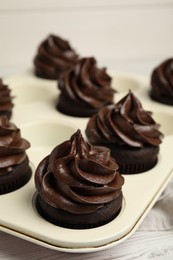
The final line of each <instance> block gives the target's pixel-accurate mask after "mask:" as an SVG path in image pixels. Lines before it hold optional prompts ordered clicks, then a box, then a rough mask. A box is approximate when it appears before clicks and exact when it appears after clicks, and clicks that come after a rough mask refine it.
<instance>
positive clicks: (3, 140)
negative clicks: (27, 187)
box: [0, 116, 31, 194]
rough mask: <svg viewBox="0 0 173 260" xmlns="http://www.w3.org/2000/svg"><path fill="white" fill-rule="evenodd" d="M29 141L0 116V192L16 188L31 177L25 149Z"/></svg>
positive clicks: (7, 191)
mask: <svg viewBox="0 0 173 260" xmlns="http://www.w3.org/2000/svg"><path fill="white" fill-rule="evenodd" d="M29 146H30V144H29V142H28V141H26V140H25V139H23V138H22V137H21V134H20V130H19V129H18V128H17V127H16V126H15V125H14V124H13V123H10V122H9V121H8V118H7V117H6V116H1V117H0V194H5V193H9V192H11V191H14V190H17V189H19V188H20V187H22V186H23V185H24V184H26V183H27V182H28V180H29V179H30V177H31V169H30V167H29V159H28V156H27V155H26V152H25V150H26V149H28V148H29Z"/></svg>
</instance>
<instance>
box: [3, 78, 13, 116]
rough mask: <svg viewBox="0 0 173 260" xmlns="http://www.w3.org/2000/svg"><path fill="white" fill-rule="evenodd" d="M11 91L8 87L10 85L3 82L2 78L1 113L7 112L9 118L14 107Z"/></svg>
mask: <svg viewBox="0 0 173 260" xmlns="http://www.w3.org/2000/svg"><path fill="white" fill-rule="evenodd" d="M10 93H11V90H10V89H9V88H8V85H5V84H3V81H2V79H0V113H1V114H6V116H7V117H8V118H10V117H11V111H12V108H13V103H12V97H11V95H10Z"/></svg>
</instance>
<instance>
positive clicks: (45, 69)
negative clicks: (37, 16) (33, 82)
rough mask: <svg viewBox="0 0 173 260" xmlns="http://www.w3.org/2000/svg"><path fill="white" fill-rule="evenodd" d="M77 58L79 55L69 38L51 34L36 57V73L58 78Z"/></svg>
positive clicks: (42, 43)
mask: <svg viewBox="0 0 173 260" xmlns="http://www.w3.org/2000/svg"><path fill="white" fill-rule="evenodd" d="M77 60H78V55H77V53H76V52H75V50H74V49H72V47H71V46H70V44H69V42H68V41H67V40H65V39H62V38H60V37H58V36H55V35H49V36H48V37H47V38H46V39H45V40H44V41H43V42H41V44H40V45H39V47H38V51H37V55H36V56H35V58H34V66H35V74H36V75H37V76H39V77H42V78H47V79H58V78H59V77H60V75H61V74H62V73H64V72H66V71H68V70H69V69H70V68H71V67H73V66H74V64H76V62H77Z"/></svg>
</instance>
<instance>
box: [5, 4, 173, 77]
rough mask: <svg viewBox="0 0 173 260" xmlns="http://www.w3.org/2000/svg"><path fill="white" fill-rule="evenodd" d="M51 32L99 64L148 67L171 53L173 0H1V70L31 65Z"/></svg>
mask: <svg viewBox="0 0 173 260" xmlns="http://www.w3.org/2000/svg"><path fill="white" fill-rule="evenodd" d="M50 33H54V34H57V35H59V36H61V37H63V38H65V39H67V40H69V41H70V43H71V45H72V46H73V47H74V48H75V49H76V51H78V53H80V55H81V56H92V55H93V56H95V57H96V58H97V60H98V61H99V62H100V65H101V66H108V67H111V68H115V69H117V70H133V72H135V71H134V69H133V64H138V66H135V69H136V67H137V69H136V70H137V72H142V71H143V72H146V73H150V71H151V69H152V68H153V66H155V65H156V64H157V63H158V62H161V61H162V60H163V59H166V58H168V57H170V56H172V55H173V1H172V0H126V1H125V0H82V1H80V0H63V1H62V0H37V1H35V0H30V1H26V0H13V1H10V0H0V72H1V71H4V69H8V70H11V69H18V68H24V67H25V68H26V67H30V66H32V61H33V57H34V55H35V53H36V50H37V46H38V44H39V43H40V42H41V41H42V40H43V39H45V38H46V37H47V36H48V35H49V34H50ZM144 64H145V65H144Z"/></svg>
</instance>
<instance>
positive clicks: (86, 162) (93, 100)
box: [0, 36, 162, 228]
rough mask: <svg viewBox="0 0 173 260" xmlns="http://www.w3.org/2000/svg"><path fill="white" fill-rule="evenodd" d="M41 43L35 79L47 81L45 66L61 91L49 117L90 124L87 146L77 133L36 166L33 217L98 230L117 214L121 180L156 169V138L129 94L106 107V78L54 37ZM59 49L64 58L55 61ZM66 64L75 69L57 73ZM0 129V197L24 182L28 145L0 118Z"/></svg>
mask: <svg viewBox="0 0 173 260" xmlns="http://www.w3.org/2000/svg"><path fill="white" fill-rule="evenodd" d="M49 38H50V39H49V40H48V42H47V41H44V43H43V44H41V46H40V48H39V55H40V56H39V57H38V56H36V58H35V65H36V67H37V68H36V74H37V75H38V76H41V77H44V78H48V76H47V75H48V74H47V72H51V73H52V72H55V71H57V67H55V68H53V67H52V66H53V65H56V66H57V65H58V66H59V65H61V66H60V67H61V72H59V74H58V76H57V75H56V77H55V78H56V79H57V78H58V79H59V88H60V90H61V93H60V97H59V101H58V104H57V109H58V110H59V111H61V112H62V113H65V114H69V115H73V116H80V117H83V116H84V117H86V116H87V117H90V119H89V121H88V124H87V126H86V136H87V138H88V142H89V143H88V142H87V141H84V139H83V137H82V135H81V132H80V131H79V130H78V131H77V132H76V133H74V135H73V136H72V137H71V138H70V139H69V140H67V141H65V142H64V143H62V144H55V148H54V149H53V151H52V152H51V153H50V155H48V156H47V157H45V158H43V160H42V161H41V162H40V164H39V165H38V167H37V169H36V172H35V184H36V189H37V192H38V195H37V199H36V207H37V209H38V211H39V213H40V214H41V216H43V217H44V218H45V219H46V220H48V221H50V222H52V223H54V224H56V225H60V226H64V227H68V228H69V227H70V228H91V227H96V226H100V225H103V224H105V223H107V222H109V221H111V220H112V219H114V218H115V217H116V216H117V214H118V213H119V212H120V210H121V207H122V197H123V196H122V185H123V184H124V178H123V177H122V175H121V174H128V173H129V174H133V173H139V172H145V171H147V170H149V169H151V168H153V167H154V166H155V165H156V163H157V160H158V153H159V145H160V143H161V138H162V134H161V132H160V131H159V125H158V124H157V123H156V122H155V121H154V120H153V119H152V117H151V113H150V112H148V111H145V110H144V109H143V107H142V104H141V103H140V101H139V100H138V98H137V97H136V96H135V95H134V94H133V93H132V92H131V91H129V93H128V94H127V95H126V96H125V97H124V98H123V99H121V100H120V101H119V102H118V103H116V104H114V103H113V95H114V92H115V91H114V90H113V89H112V88H111V77H110V76H109V75H107V73H106V69H105V68H104V69H99V68H97V64H96V60H95V59H94V58H82V59H78V58H77V55H76V54H74V53H73V50H72V49H71V47H70V46H69V44H68V43H67V42H66V41H65V42H64V41H63V40H62V39H59V38H58V37H55V36H50V37H49ZM56 46H61V47H62V50H60V51H59V50H57V48H56ZM66 47H67V49H68V51H67V53H66V55H65V59H64V60H63V61H61V57H63V56H64V55H63V52H64V51H63V50H66ZM69 48H70V49H69ZM65 52H66V51H65ZM71 52H72V53H71ZM50 54H51V55H53V58H52V60H53V63H51V61H50V57H49V56H50ZM57 55H59V56H58V57H60V58H57ZM70 58H72V60H75V62H73V64H72V65H70V66H69V64H68V66H67V70H66V71H65V70H64V68H65V67H66V63H69V61H68V59H70ZM46 63H47V64H46ZM52 64H53V65H52ZM38 65H39V66H38ZM38 67H39V68H38ZM42 69H43V70H42ZM43 72H44V73H46V76H45V75H43V74H44V73H43ZM42 73H43V74H42ZM60 74H61V75H60ZM51 75H52V74H51ZM52 78H53V76H52ZM1 85H3V83H2V81H1ZM7 92H8V91H7ZM8 95H9V96H10V92H8ZM12 106H13V105H12ZM12 106H11V109H12ZM69 111H70V113H69ZM74 111H75V112H74ZM78 112H80V114H78ZM71 113H72V114H71ZM0 127H1V134H2V138H1V145H0V147H1V155H2V162H1V174H0V184H1V187H3V188H2V189H1V194H5V193H9V192H11V191H13V190H16V189H18V188H19V187H22V186H23V185H24V184H25V183H26V182H27V181H28V180H29V179H30V177H31V174H32V173H31V169H30V166H29V160H28V157H27V155H26V152H25V150H26V149H27V148H29V145H30V144H29V143H28V141H26V140H25V139H23V138H21V136H20V130H19V129H18V128H17V127H16V126H15V125H14V124H13V123H11V122H9V121H8V118H7V117H4V116H2V117H1V118H0ZM93 145H94V146H93ZM95 145H97V146H95ZM16 158H17V159H18V161H16V160H17V159H16ZM23 161H24V162H25V163H24V162H23ZM9 162H10V163H11V164H9ZM118 169H119V170H118ZM16 172H17V173H16ZM119 172H120V174H119ZM18 173H22V174H23V175H24V176H27V177H26V179H25V181H23V182H21V181H20V180H21V177H20V174H19V176H18ZM17 183H20V185H19V186H18V185H17Z"/></svg>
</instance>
